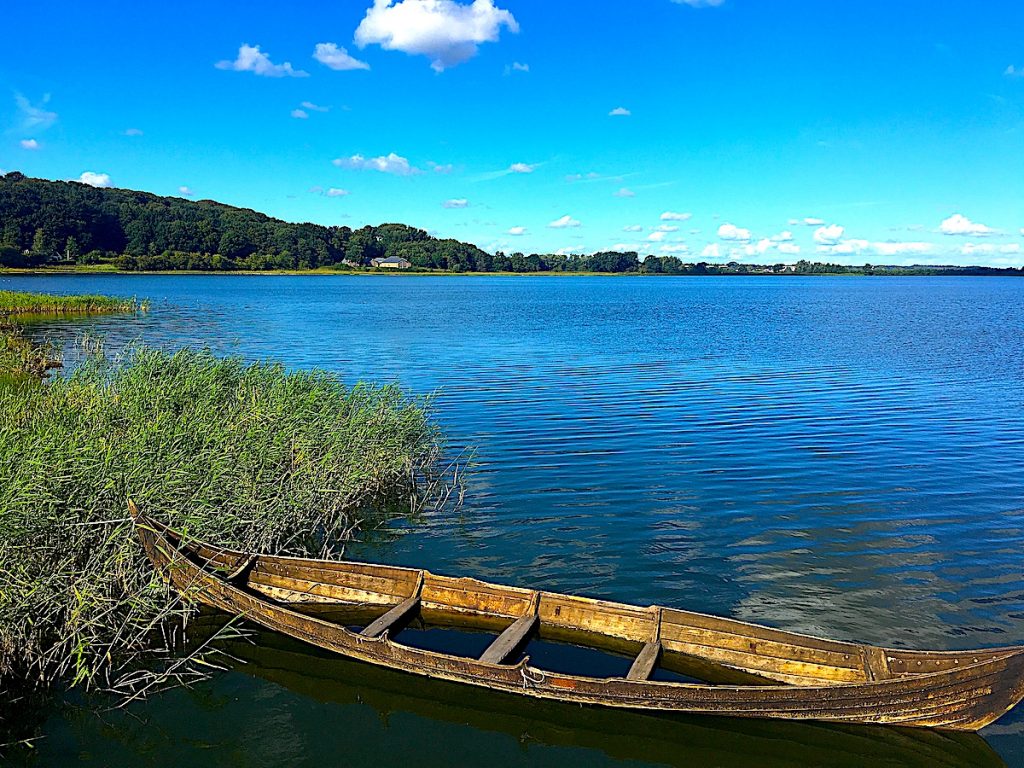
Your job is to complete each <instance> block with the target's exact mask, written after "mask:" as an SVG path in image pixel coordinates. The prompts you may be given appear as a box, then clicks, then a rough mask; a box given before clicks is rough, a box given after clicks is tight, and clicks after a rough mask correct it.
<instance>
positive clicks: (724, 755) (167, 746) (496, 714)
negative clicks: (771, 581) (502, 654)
mask: <svg viewBox="0 0 1024 768" xmlns="http://www.w3.org/2000/svg"><path fill="white" fill-rule="evenodd" d="M251 639H252V641H253V642H252V643H247V642H237V641H236V642H230V643H225V644H224V645H223V650H224V651H226V652H228V653H230V654H231V655H232V656H233V658H234V661H233V662H232V667H233V668H234V670H235V671H233V672H231V673H228V674H226V675H221V676H219V677H218V678H216V679H215V680H213V681H210V682H208V683H205V684H202V685H200V686H198V687H197V688H195V689H193V690H190V691H185V690H176V691H172V692H169V693H166V694H164V695H162V696H160V697H159V698H158V699H156V700H154V701H153V702H151V703H150V704H149V705H148V706H147V707H145V708H141V707H133V708H132V709H131V710H129V713H127V714H126V713H124V712H121V711H107V712H104V713H101V714H99V715H97V714H95V713H93V712H90V711H88V710H87V709H85V708H83V709H81V710H79V711H69V713H68V715H67V716H66V717H65V718H64V719H63V721H62V723H61V727H60V728H58V729H56V731H55V732H54V733H52V734H51V735H50V737H49V739H48V741H47V742H44V743H42V744H41V745H40V751H41V753H42V757H43V759H44V760H47V761H52V762H57V761H70V760H71V759H75V760H78V761H80V762H83V763H86V764H89V763H92V764H97V765H105V766H120V765H124V766H131V765H137V764H139V762H140V761H141V762H144V763H149V762H151V761H154V762H159V763H161V764H168V765H175V766H177V767H178V768H187V766H193V765H196V766H198V765H203V766H206V765H232V766H236V765H318V766H330V765H350V764H351V765H370V764H372V765H379V766H391V765H394V766H408V765H416V766H421V765H422V766H451V765H501V766H505V765H508V766H513V765H552V766H556V765H557V766H566V765H587V766H591V765H609V764H614V763H629V764H644V765H663V766H679V767H680V768H689V767H690V766H704V765H709V766H723V767H725V766H743V767H744V768H762V767H764V768H768V767H769V766H787V767H792V768H796V767H797V766H817V765H829V766H864V765H871V766H929V767H940V766H1003V765H1005V763H1004V762H1003V760H1002V759H1000V757H999V756H998V755H997V754H996V753H995V752H994V751H993V750H992V749H991V747H989V745H988V744H987V743H986V742H985V740H984V739H982V738H981V737H980V736H977V735H975V734H956V733H940V732H931V731H926V730H917V729H901V728H882V727H871V726H833V725H820V724H809V723H786V722H767V721H753V720H737V719H726V718H715V717H683V716H677V715H656V714H651V715H646V714H638V713H631V712H614V711H610V710H603V709H596V708H584V707H575V706H567V705H563V704H556V703H551V702H540V701H527V700H523V699H520V698H518V697H514V696H509V695H504V694H498V693H493V692H490V691H486V690H481V689H476V688H471V687H467V686H459V685H455V684H452V683H445V682H441V681H435V680H425V679H420V678H417V677H414V676H411V675H406V674H403V673H400V672H394V671H391V670H386V669H380V668H377V667H373V666H370V665H367V664H361V663H358V662H353V661H348V660H346V659H341V658H338V657H334V656H330V655H328V654H326V653H324V652H321V651H318V650H316V649H312V648H310V647H308V646H305V645H302V644H300V643H298V642H297V641H294V640H292V639H290V638H287V637H283V636H281V635H276V634H273V633H270V632H265V631H256V632H255V633H254V635H253V636H252V638H251ZM140 714H141V716H140ZM186 714H187V715H188V716H187V717H185V716H184V715H186Z"/></svg>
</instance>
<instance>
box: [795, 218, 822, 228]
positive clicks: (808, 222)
mask: <svg viewBox="0 0 1024 768" xmlns="http://www.w3.org/2000/svg"><path fill="white" fill-rule="evenodd" d="M824 223H825V220H824V219H819V218H817V217H815V216H808V217H807V218H804V219H790V220H789V226H791V227H796V226H799V225H800V224H803V225H804V226H805V227H820V226H821V225H822V224H824Z"/></svg>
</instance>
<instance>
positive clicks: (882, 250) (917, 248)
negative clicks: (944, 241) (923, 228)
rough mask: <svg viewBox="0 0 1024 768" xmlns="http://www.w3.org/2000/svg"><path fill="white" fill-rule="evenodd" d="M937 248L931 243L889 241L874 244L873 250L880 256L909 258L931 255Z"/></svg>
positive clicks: (872, 245)
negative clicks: (918, 255) (914, 255)
mask: <svg viewBox="0 0 1024 768" xmlns="http://www.w3.org/2000/svg"><path fill="white" fill-rule="evenodd" d="M934 248H935V246H934V245H932V244H931V243H902V242H894V241H887V242H884V243H872V244H871V250H872V251H874V252H875V253H877V254H878V255H879V256H908V255H911V254H926V253H931V252H932V251H933V250H934Z"/></svg>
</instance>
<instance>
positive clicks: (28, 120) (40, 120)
mask: <svg viewBox="0 0 1024 768" xmlns="http://www.w3.org/2000/svg"><path fill="white" fill-rule="evenodd" d="M49 102H50V94H46V95H45V96H43V100H42V102H41V103H40V104H39V105H36V104H33V103H32V102H31V101H29V100H28V99H26V98H25V97H24V96H22V95H21V94H20V93H16V94H14V103H15V104H16V105H17V106H18V112H19V113H20V116H21V122H20V128H21V130H22V131H24V132H25V133H36V132H39V131H45V130H46V129H47V128H49V127H50V126H51V125H53V124H54V123H56V122H57V113H56V112H52V111H50V110H48V109H46V108H45V105H46V104H48V103H49Z"/></svg>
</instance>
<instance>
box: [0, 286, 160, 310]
mask: <svg viewBox="0 0 1024 768" xmlns="http://www.w3.org/2000/svg"><path fill="white" fill-rule="evenodd" d="M147 307H148V305H147V303H146V302H139V301H136V300H135V299H119V298H116V297H113V296H91V295H82V294H79V295H75V296H59V295H56V294H49V293H31V292H26V291H0V316H15V315H98V314H106V313H114V312H137V311H139V310H145V309H146V308H147Z"/></svg>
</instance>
